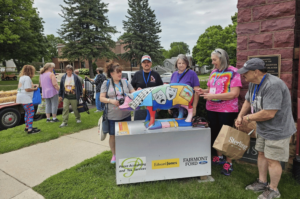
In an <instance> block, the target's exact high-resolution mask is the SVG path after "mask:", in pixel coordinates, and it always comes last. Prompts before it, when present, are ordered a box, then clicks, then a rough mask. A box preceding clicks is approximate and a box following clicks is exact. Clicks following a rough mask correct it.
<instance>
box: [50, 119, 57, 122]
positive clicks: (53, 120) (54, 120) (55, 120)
mask: <svg viewBox="0 0 300 199" xmlns="http://www.w3.org/2000/svg"><path fill="white" fill-rule="evenodd" d="M51 122H59V120H58V119H57V118H55V119H52V120H51Z"/></svg>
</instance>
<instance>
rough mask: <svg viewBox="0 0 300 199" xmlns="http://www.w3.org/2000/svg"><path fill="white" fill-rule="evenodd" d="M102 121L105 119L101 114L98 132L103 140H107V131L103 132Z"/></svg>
mask: <svg viewBox="0 0 300 199" xmlns="http://www.w3.org/2000/svg"><path fill="white" fill-rule="evenodd" d="M102 121H103V116H101V117H100V119H99V121H98V134H99V136H100V140H101V141H103V140H105V138H106V133H103V130H102Z"/></svg>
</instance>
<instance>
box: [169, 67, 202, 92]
mask: <svg viewBox="0 0 300 199" xmlns="http://www.w3.org/2000/svg"><path fill="white" fill-rule="evenodd" d="M180 75H181V74H179V73H178V71H176V72H174V73H173V74H172V77H171V81H170V83H182V84H187V85H189V86H191V87H192V88H194V87H195V86H200V83H199V78H198V76H197V74H196V73H195V72H194V71H192V70H189V71H187V72H186V74H185V75H184V72H183V73H182V75H184V76H182V78H181V79H180ZM179 80H180V81H179ZM178 81H179V82H178Z"/></svg>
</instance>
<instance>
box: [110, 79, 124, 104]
mask: <svg viewBox="0 0 300 199" xmlns="http://www.w3.org/2000/svg"><path fill="white" fill-rule="evenodd" d="M111 82H112V85H113V88H114V91H115V95H116V100H118V99H117V92H116V86H117V85H115V82H114V80H113V79H112V81H111ZM120 83H121V86H122V95H123V98H125V95H124V88H123V84H122V81H121V80H120V81H119V85H120ZM117 87H118V86H117ZM118 88H119V90H120V89H121V88H120V87H118Z"/></svg>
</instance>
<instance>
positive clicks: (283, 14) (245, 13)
mask: <svg viewBox="0 0 300 199" xmlns="http://www.w3.org/2000/svg"><path fill="white" fill-rule="evenodd" d="M296 2H297V5H298V4H299V2H300V1H299V0H238V5H237V7H238V26H237V29H236V31H237V35H238V38H237V68H241V67H242V66H243V64H244V63H245V62H246V61H247V59H248V56H252V55H272V54H281V75H280V78H281V79H282V80H283V81H284V82H285V83H286V85H287V86H288V88H289V89H290V91H291V93H293V91H292V89H293V86H294V85H295V82H297V81H298V78H297V75H294V76H293V71H295V70H296V68H297V67H296V66H298V63H297V64H296V61H294V49H295V47H299V39H298V38H297V36H298V35H297V34H298V33H297V32H296V31H295V30H296V19H297V21H298V19H299V17H298V18H297V17H296ZM299 7H300V6H299ZM298 28H299V27H298ZM295 64H296V65H295ZM293 66H294V67H293ZM297 70H298V69H297ZM242 79H243V78H242ZM242 81H243V89H242V91H241V94H240V99H242V100H240V101H241V103H243V100H244V97H245V94H246V92H247V89H248V83H246V82H244V80H242ZM293 101H294V105H295V98H293ZM295 110H296V109H295Z"/></svg>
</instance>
